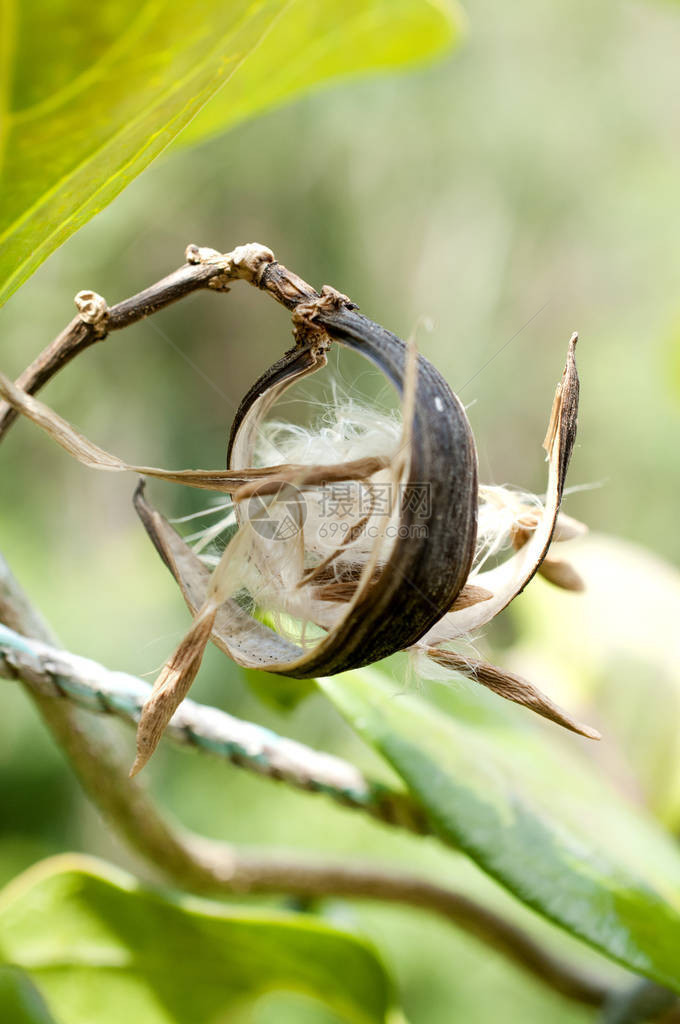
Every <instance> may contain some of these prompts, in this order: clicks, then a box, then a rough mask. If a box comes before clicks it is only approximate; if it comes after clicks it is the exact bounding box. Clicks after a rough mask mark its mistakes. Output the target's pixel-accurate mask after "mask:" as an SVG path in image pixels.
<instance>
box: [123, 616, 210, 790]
mask: <svg viewBox="0 0 680 1024" xmlns="http://www.w3.org/2000/svg"><path fill="white" fill-rule="evenodd" d="M215 611H216V608H215V606H214V604H208V605H206V606H205V607H204V609H203V610H202V612H201V613H199V615H197V616H196V619H195V620H194V623H193V625H192V627H191V629H190V630H189V632H188V633H187V635H186V636H185V637H184V639H183V640H182V642H181V643H180V645H179V647H178V648H177V649H176V650H175V651H174V653H173V654H172V655H171V656H170V658H168V660H167V661H166V663H165V665H164V666H163V668H162V669H161V672H160V675H159V676H158V678H157V679H156V682H155V683H154V685H153V689H152V691H151V693H150V694H149V696H148V697H147V699H146V701H145V702H144V706H143V708H142V715H141V718H140V720H139V725H138V726H137V756H136V758H135V762H134V764H133V766H132V768H131V769H130V775H131V776H133V775H136V774H137V773H138V772H139V771H141V770H142V768H143V767H144V765H145V764H146V763H147V761H148V760H149V758H150V757H151V755H152V754H153V752H154V750H155V749H156V747H157V746H158V743H159V741H160V738H161V736H162V735H163V732H164V731H165V727H166V725H167V724H168V722H169V721H170V719H171V718H172V716H173V715H174V713H175V711H176V710H177V708H178V707H179V705H180V704H181V703H182V701H183V700H184V698H185V697H186V695H187V693H188V692H189V689H190V687H191V684H192V683H193V681H194V679H195V678H196V674H197V672H198V670H199V668H200V667H201V662H202V660H203V654H204V652H205V648H206V646H207V643H208V640H209V639H210V632H211V630H212V627H213V623H214V621H215Z"/></svg>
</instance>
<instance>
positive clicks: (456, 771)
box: [319, 669, 680, 991]
mask: <svg viewBox="0 0 680 1024" xmlns="http://www.w3.org/2000/svg"><path fill="white" fill-rule="evenodd" d="M319 685H320V686H321V688H322V689H323V691H324V692H325V693H326V694H327V696H328V697H329V698H330V699H331V700H332V701H333V703H334V704H335V706H336V707H337V708H338V709H339V710H340V711H341V712H342V714H343V715H344V716H345V718H346V719H347V720H348V721H349V722H350V723H351V724H352V725H353V726H354V728H355V729H356V730H357V732H358V733H360V735H361V736H363V737H364V739H365V740H366V741H367V742H369V743H370V744H371V745H372V746H373V747H375V748H376V749H377V750H378V751H379V752H380V753H381V754H382V755H383V757H384V758H385V759H386V760H387V761H388V762H389V763H390V764H391V765H392V767H393V768H394V769H395V770H396V771H397V772H398V773H399V774H400V775H401V777H402V778H403V779H404V781H405V782H406V784H407V785H408V787H409V789H410V790H411V793H412V794H413V795H414V796H415V797H416V798H417V799H418V800H419V801H420V802H421V804H422V806H423V807H424V808H425V809H426V810H427V812H428V813H429V816H430V819H431V822H432V825H433V827H434V829H435V830H436V831H437V833H438V834H439V835H440V836H441V837H442V839H444V840H445V841H448V842H451V843H453V844H454V845H455V846H456V847H457V848H461V849H463V850H464V851H465V852H466V853H468V854H469V855H470V857H472V858H473V859H474V860H475V861H476V862H477V863H478V864H479V866H480V867H481V868H483V869H484V870H485V871H486V872H488V873H489V874H490V875H492V876H493V877H494V878H496V879H497V880H498V881H499V882H501V883H502V884H503V885H505V886H506V887H507V888H508V889H510V890H511V891H512V892H513V893H514V894H515V895H516V896H517V897H518V898H519V899H520V900H522V901H523V902H524V903H526V904H528V905H529V906H531V907H533V908H534V909H536V910H537V911H539V912H540V913H542V914H544V915H545V916H546V917H548V918H550V919H551V920H553V921H554V922H556V923H557V924H560V925H562V926H563V927H564V928H566V929H567V930H568V931H570V932H572V933H573V934H574V935H576V936H579V937H580V938H582V939H585V940H586V941H587V942H590V943H591V944H592V945H593V946H595V947H596V948H598V949H599V950H601V951H602V952H604V953H606V954H608V955H609V956H611V957H612V958H613V959H615V960H617V961H619V962H620V963H622V964H623V965H624V966H626V967H629V968H631V969H632V970H634V971H637V972H639V973H642V974H646V975H648V976H649V977H651V978H653V979H655V980H656V981H659V982H661V983H662V984H664V985H667V986H669V987H670V988H673V989H674V990H675V991H680V956H679V955H678V950H680V851H678V849H677V848H676V845H675V843H674V842H672V840H671V838H670V837H669V836H667V835H666V834H664V833H663V832H662V831H661V830H660V829H659V828H658V827H657V826H656V825H655V823H654V822H653V821H652V820H651V819H649V818H648V817H646V816H645V815H644V814H643V813H642V812H641V811H640V810H638V809H636V808H634V807H633V806H632V805H629V804H627V803H626V802H625V801H624V800H623V799H622V798H621V797H620V796H619V795H618V794H617V793H616V792H615V791H614V790H613V789H611V788H610V787H609V786H608V785H607V784H606V783H605V782H604V781H603V780H602V779H601V778H600V777H599V775H598V774H597V772H596V770H595V769H593V768H592V767H591V766H590V765H589V763H588V762H587V760H586V759H585V757H584V756H582V751H581V750H580V749H579V748H580V747H581V746H582V744H583V743H585V742H587V741H584V740H578V739H576V738H574V739H572V738H571V737H568V738H567V737H562V736H561V735H560V734H559V732H558V731H557V730H556V729H555V727H552V726H548V727H546V728H542V729H539V727H537V726H534V725H533V724H530V723H528V722H527V713H526V712H522V711H520V710H519V709H513V708H506V707H503V706H502V702H501V701H500V699H499V698H496V697H493V695H491V694H486V693H484V692H483V691H481V688H480V689H479V690H477V689H474V690H473V689H470V687H469V686H468V687H464V685H461V686H458V685H457V684H452V685H451V686H450V687H449V688H447V690H446V691H445V697H444V700H445V703H446V708H447V711H448V712H449V713H448V714H447V713H446V712H445V711H443V710H439V709H436V708H434V707H433V706H432V705H431V704H428V703H427V702H426V701H425V700H423V699H422V698H419V697H415V696H411V695H406V694H405V693H404V686H403V684H402V685H401V687H400V688H399V689H398V690H396V689H395V686H394V685H392V684H390V683H389V682H388V681H387V679H386V677H385V676H384V675H381V674H380V673H378V672H376V671H374V670H366V669H364V670H362V671H360V672H350V673H346V674H344V675H342V676H335V677H333V678H330V679H328V678H327V679H322V680H320V683H319ZM603 743H606V739H605V740H604V741H603ZM602 756H603V757H605V758H606V751H603V754H602Z"/></svg>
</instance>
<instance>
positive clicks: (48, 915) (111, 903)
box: [0, 856, 391, 1024]
mask: <svg viewBox="0 0 680 1024" xmlns="http://www.w3.org/2000/svg"><path fill="white" fill-rule="evenodd" d="M0 955H1V956H2V958H3V959H4V960H5V961H7V962H9V963H11V964H13V965H16V966H17V967H19V968H22V969H24V970H25V971H27V972H28V974H29V975H30V977H31V979H32V980H33V981H34V982H35V984H36V985H37V986H38V988H39V989H40V991H41V992H42V993H43V995H44V997H45V1000H46V1002H47V1004H48V1006H49V1007H50V1009H51V1010H52V1012H53V1013H54V1014H55V1016H56V1017H57V1019H58V1021H59V1024H92V1022H93V1021H96V1022H97V1024H121V1021H131V1022H132V1021H135V1022H136V1021H144V1024H213V1022H214V1021H217V1020H223V1019H224V1020H226V1019H227V1013H228V1011H230V1009H233V1010H234V1011H235V1010H237V1009H238V1008H239V1007H241V1006H243V1004H245V1003H248V1002H250V1001H252V1000H254V999H256V998H258V997H259V996H261V995H262V994H263V993H265V992H268V991H271V990H289V991H290V990H292V991H297V992H301V993H304V994H306V995H308V996H311V997H313V998H316V999H318V1000H321V1001H322V1002H323V1003H325V1004H326V1005H327V1006H328V1007H330V1008H331V1009H333V1010H334V1011H335V1012H336V1013H337V1014H338V1015H339V1016H340V1017H341V1018H342V1019H343V1020H346V1021H348V1022H352V1024H355V1022H356V1024H376V1022H379V1021H380V1022H383V1021H385V1020H386V1015H387V1014H388V1013H389V1004H390V996H391V992H390V985H389V982H388V979H387V977H386V975H385V971H384V969H383V967H382V965H381V964H380V962H379V961H378V959H377V958H376V956H375V954H374V953H373V951H372V949H371V948H370V947H368V946H367V945H366V944H364V943H363V942H362V941H361V940H359V939H357V938H355V937H354V936H352V935H351V934H349V933H345V932H342V931H340V930H338V929H336V928H333V927H330V926H329V925H327V924H325V923H323V922H321V921H318V920H315V919H314V918H312V917H309V916H307V915H305V916H299V917H298V916H295V915H292V914H282V913H276V912H273V911H270V910H266V911H257V910H253V909H251V908H246V909H233V908H227V907H225V906H224V905H223V904H218V903H211V902H208V901H205V900H201V901H199V900H195V899H189V898H175V899H173V898H170V897H168V896H164V895H161V894H159V893H158V892H155V891H152V890H150V889H147V888H144V887H142V886H141V885H140V884H139V883H138V882H137V881H136V880H135V879H133V878H132V877H130V876H129V875H127V874H125V873H123V872H121V871H118V870H116V869H113V868H111V867H109V866H107V865H104V864H102V863H100V862H97V861H94V860H92V859H90V858H85V857H77V856H69V857H57V858H53V859H51V860H49V861H45V862H43V863H42V864H40V865H38V866H37V867H36V868H32V869H31V870H29V871H27V872H26V873H25V874H24V875H22V876H20V877H19V878H18V879H16V880H15V881H14V882H12V883H11V884H10V885H9V886H8V887H7V888H6V889H5V890H4V892H3V893H2V894H0ZM2 1020H3V1021H5V1020H7V1021H9V1020H13V1018H11V1017H5V1016H3V1017H2ZM27 1020H31V1024H34V1021H33V1019H32V1018H27ZM48 1020H49V1018H48ZM38 1022H40V1024H47V1021H46V1020H41V1019H40V1018H35V1024H38Z"/></svg>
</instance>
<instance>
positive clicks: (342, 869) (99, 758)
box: [0, 556, 612, 1006]
mask: <svg viewBox="0 0 680 1024" xmlns="http://www.w3.org/2000/svg"><path fill="white" fill-rule="evenodd" d="M0 623H4V626H5V628H3V632H2V644H3V645H6V646H2V647H1V648H0V649H1V650H2V651H3V656H2V657H0V674H2V675H4V676H6V677H7V676H9V677H10V678H16V679H21V681H22V682H24V683H25V685H26V687H27V690H28V692H29V693H30V695H31V697H32V699H33V700H34V701H35V703H36V705H37V707H38V710H39V711H40V714H41V716H42V718H43V719H44V721H45V723H46V724H47V726H48V728H49V729H50V731H51V732H52V734H53V736H54V738H55V739H56V741H57V743H58V744H59V746H60V747H61V749H62V750H63V751H64V753H65V754H66V755H67V757H68V758H69V761H70V762H71V765H72V767H73V769H74V771H75V773H76V775H77V776H78V778H79V780H80V782H81V784H82V786H83V788H84V789H85V791H86V792H87V793H88V795H89V796H90V798H91V799H92V801H93V803H94V804H95V806H97V807H98V809H99V810H100V812H101V813H102V814H103V815H104V817H105V818H106V819H107V821H108V822H109V823H110V825H111V826H112V827H113V828H114V829H115V830H116V831H117V832H119V833H120V834H121V835H122V836H123V837H124V838H125V839H126V840H127V842H128V844H129V845H130V847H131V848H132V849H133V850H135V851H136V852H137V853H138V854H140V855H141V856H142V857H143V858H144V859H145V860H146V861H147V862H148V863H149V864H151V865H152V866H153V867H154V868H155V869H156V870H157V871H159V872H160V873H161V874H162V875H164V876H165V877H166V878H167V879H169V880H171V881H172V882H173V883H174V884H175V885H179V886H181V887H182V888H185V889H187V890H189V891H191V892H196V893H204V894H206V895H212V896H219V895H222V896H223V895H226V894H250V895H255V894H264V893H287V894H293V895H297V896H301V897H305V898H322V897H328V896H344V897H347V898H350V899H369V900H378V901H384V902H393V903H397V904H401V905H405V906H411V907H415V908H419V909H422V910H427V911H429V912H431V913H434V914H437V915H438V916H440V917H442V918H444V919H445V920H447V921H448V922H449V923H452V924H454V925H455V926H456V927H458V928H462V929H463V930H465V931H466V932H468V933H469V934H471V935H473V936H475V937H477V938H478V939H479V940H480V941H482V942H484V943H485V944H486V945H487V946H490V947H491V948H493V949H495V950H497V951H498V952H500V953H501V954H502V955H504V956H505V957H507V958H508V959H509V960H510V961H512V962H513V963H515V964H516V965H518V966H519V967H520V968H521V969H522V970H524V971H527V972H528V973H530V974H531V975H532V976H534V977H535V978H536V979H538V980H540V981H541V982H542V983H543V984H544V985H547V986H549V987H550V988H551V989H553V990H554V991H557V992H559V993H561V994H562V995H563V996H565V997H566V998H568V999H572V1000H574V1001H576V1002H580V1003H584V1004H586V1005H589V1006H603V1005H604V1004H605V1003H606V1002H607V1001H608V1000H610V999H611V997H612V992H611V991H610V990H609V988H608V987H607V986H606V984H605V983H604V982H603V981H601V980H600V979H599V978H596V977H593V976H591V975H590V974H588V973H587V972H584V971H582V970H580V969H579V968H577V967H575V966H573V965H571V964H569V963H566V962H563V961H561V960H558V959H557V958H555V957H553V956H552V955H551V954H550V953H548V952H546V951H545V950H544V949H542V947H541V946H540V945H539V944H538V943H537V942H536V941H535V940H534V939H533V938H531V937H530V936H529V935H527V934H525V933H524V932H523V931H522V930H521V929H519V928H517V927H516V926H515V925H513V924H511V923H510V922H508V921H506V920H504V919H503V918H501V917H499V916H498V915H496V914H495V913H493V911H491V910H488V909H487V908H486V907H484V906H483V905H481V904H479V903H476V902H475V901H474V900H471V899H469V898H468V897H467V896H464V895H463V894H461V893H457V892H454V891H452V890H450V889H446V888H443V887H442V886H438V885H435V884H434V883H431V882H429V881H426V880H425V879H421V878H419V877H417V876H415V875H410V874H407V873H403V872H396V871H392V870H388V869H385V868H383V867H381V866H380V865H372V864H359V863H351V864H347V863H343V864H334V863H332V862H326V861H319V860H313V859H311V858H298V857H295V858H293V857H292V856H291V855H289V854H287V853H276V852H274V853H270V854H268V855H267V856H266V857H262V856H260V855H259V854H257V853H254V852H248V853H245V852H241V851H239V850H238V849H236V848H234V847H231V846H229V845H227V844H225V843H219V842H215V841H211V840H206V839H204V838H202V837H200V836H196V835H193V834H191V833H189V832H186V831H184V830H181V829H179V828H177V827H176V826H174V825H172V824H171V823H170V822H169V821H167V820H166V819H165V818H164V817H163V816H162V815H161V813H160V812H159V811H158V809H157V808H156V806H155V805H154V803H153V801H152V800H151V798H150V797H149V795H148V793H147V792H146V790H145V789H144V787H143V786H142V785H141V784H140V783H139V782H138V781H137V780H130V779H129V778H128V777H127V766H126V765H125V764H124V763H123V762H122V761H121V759H120V757H119V756H118V753H117V751H116V750H115V748H114V746H113V744H112V743H111V741H110V739H109V738H108V737H107V736H106V735H105V733H104V732H103V730H101V729H98V728H96V726H97V725H98V724H99V723H97V722H96V719H94V716H93V715H91V714H89V713H88V712H86V711H84V710H82V709H81V708H79V707H77V706H76V704H75V702H73V701H72V700H67V699H63V698H62V697H56V696H53V695H50V693H51V694H54V693H55V690H54V680H53V679H52V678H51V676H50V673H47V675H45V673H44V672H41V671H40V669H39V666H40V659H39V657H38V658H37V660H36V654H34V653H33V648H34V647H35V650H36V652H37V650H38V649H40V650H42V652H43V654H45V652H47V651H49V652H50V653H51V656H52V657H53V658H56V661H53V662H52V663H51V667H50V672H52V671H53V670H54V668H55V667H56V666H59V670H60V671H61V668H62V667H63V664H62V662H61V661H60V659H63V658H64V652H62V651H59V650H58V649H56V647H54V646H53V644H54V638H53V636H52V635H51V632H50V630H49V628H48V627H47V626H46V625H45V623H44V621H43V620H42V618H41V617H40V616H39V615H38V613H37V612H36V611H35V610H34V609H33V607H32V605H31V603H30V602H29V601H28V599H27V597H26V595H25V594H24V593H23V591H22V590H21V588H20V587H19V585H18V583H17V581H16V580H15V579H14V577H13V575H12V573H11V572H10V570H9V567H8V566H7V564H6V562H5V561H4V559H3V558H2V557H1V556H0ZM14 637H16V638H17V640H18V643H17V640H15V641H14V646H11V645H9V644H7V641H8V639H12V638H14ZM34 640H35V644H34V643H32V641H34ZM22 644H23V655H22V652H21V649H20V648H21V645H22ZM29 652H30V653H29ZM24 657H25V658H27V659H28V660H27V661H26V662H24V660H23V659H24ZM72 657H73V656H72ZM48 659H49V656H48ZM77 660H78V661H79V662H81V663H82V662H83V661H84V659H77ZM86 664H88V665H90V666H91V665H93V664H94V663H92V662H86ZM22 666H23V667H22ZM44 667H45V666H43V668H44ZM99 668H101V667H99ZM101 672H102V673H104V674H106V670H104V669H101ZM24 677H25V678H24ZM126 678H129V677H126ZM46 684H49V686H50V687H52V689H51V691H48V690H46V688H45V687H46ZM136 684H137V686H139V681H136ZM142 685H144V684H142ZM90 699H93V697H92V694H90ZM101 710H103V708H101ZM206 710H212V709H206Z"/></svg>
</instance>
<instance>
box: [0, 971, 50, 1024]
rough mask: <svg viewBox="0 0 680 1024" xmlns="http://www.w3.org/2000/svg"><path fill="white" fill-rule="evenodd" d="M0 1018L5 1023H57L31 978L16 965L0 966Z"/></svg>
mask: <svg viewBox="0 0 680 1024" xmlns="http://www.w3.org/2000/svg"><path fill="white" fill-rule="evenodd" d="M0 1020H2V1021H3V1022H6V1024H57V1022H56V1021H55V1019H54V1017H53V1016H52V1014H51V1013H50V1012H49V1010H48V1009H47V1007H46V1006H45V1003H44V1000H43V998H42V996H41V995H40V993H39V992H38V990H37V988H36V987H35V985H34V984H33V982H32V981H31V979H30V978H29V977H28V975H27V974H25V973H24V972H23V971H20V970H19V969H18V968H17V967H1V966H0Z"/></svg>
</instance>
